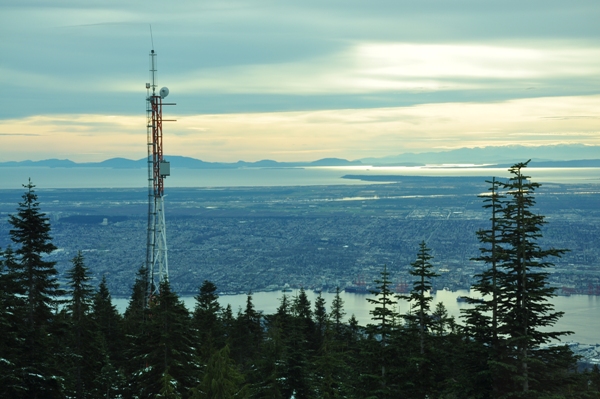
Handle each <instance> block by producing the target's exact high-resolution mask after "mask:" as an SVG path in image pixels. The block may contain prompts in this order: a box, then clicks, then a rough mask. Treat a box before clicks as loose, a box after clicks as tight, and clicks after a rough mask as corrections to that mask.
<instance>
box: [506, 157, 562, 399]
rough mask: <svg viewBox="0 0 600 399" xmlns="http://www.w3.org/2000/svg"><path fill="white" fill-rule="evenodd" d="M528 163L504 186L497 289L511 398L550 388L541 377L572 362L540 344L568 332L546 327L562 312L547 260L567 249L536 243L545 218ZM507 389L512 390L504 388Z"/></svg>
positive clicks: (512, 170) (514, 168) (517, 166)
mask: <svg viewBox="0 0 600 399" xmlns="http://www.w3.org/2000/svg"><path fill="white" fill-rule="evenodd" d="M528 163H529V161H527V162H524V163H517V164H515V165H513V166H512V167H511V168H510V169H509V172H510V173H511V175H512V176H511V178H510V179H509V181H508V182H507V183H505V184H503V189H504V190H505V192H506V196H507V200H506V201H505V203H504V204H503V205H504V206H503V208H502V224H501V246H502V251H503V256H502V258H501V267H502V268H503V270H504V273H502V275H501V276H499V282H498V284H499V290H498V294H497V295H498V336H499V337H500V339H502V340H503V345H502V346H503V350H504V353H503V355H502V359H499V360H500V362H501V363H502V364H504V365H505V366H503V368H504V369H505V370H508V371H509V373H508V374H509V377H510V381H502V388H499V390H501V391H504V394H506V395H508V396H518V395H528V394H529V391H532V392H534V391H537V392H543V391H545V390H546V387H544V385H543V384H541V382H542V381H545V380H547V375H548V373H549V372H550V371H551V370H552V369H555V367H562V366H564V364H565V362H566V363H569V362H570V360H569V359H568V358H567V359H565V358H564V357H562V356H563V355H565V354H566V353H567V352H565V351H559V352H557V353H560V358H559V356H551V353H553V352H555V351H553V350H552V349H543V348H541V345H544V344H547V343H549V342H551V341H552V340H555V339H559V338H560V337H562V336H564V335H566V334H569V332H565V331H548V327H552V326H553V325H554V324H555V323H556V321H557V320H558V319H559V318H560V317H561V316H562V315H563V312H557V311H555V310H554V306H553V305H552V303H550V299H551V298H552V297H553V296H554V295H555V294H554V288H553V287H550V285H549V284H548V272H547V270H548V268H550V267H552V266H553V264H552V263H551V262H550V261H549V258H553V257H559V256H561V254H563V253H564V252H565V250H564V249H556V248H550V249H544V248H542V247H541V246H540V244H539V243H538V240H539V239H540V238H541V237H542V231H541V227H542V226H543V225H544V224H545V223H546V221H545V220H544V216H542V215H540V214H537V213H535V212H534V210H533V207H534V205H535V197H534V191H535V190H536V189H537V188H538V187H540V184H539V183H535V182H531V181H530V180H529V178H530V177H529V176H526V175H525V174H523V169H524V168H526V167H527V164H528ZM506 389H508V390H509V391H508V392H506Z"/></svg>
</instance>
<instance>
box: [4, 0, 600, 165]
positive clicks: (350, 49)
mask: <svg viewBox="0 0 600 399" xmlns="http://www.w3.org/2000/svg"><path fill="white" fill-rule="evenodd" d="M0 10H1V12H0V21H1V22H2V23H1V24H0V32H1V35H2V37H3V39H4V40H1V41H0V51H1V52H2V54H3V55H4V58H3V63H2V66H1V67H0V69H1V71H2V73H1V74H0V80H2V83H3V89H4V93H5V99H6V101H5V102H4V103H3V106H2V107H1V108H0V144H1V145H2V149H3V151H2V152H1V153H0V162H5V161H18V160H23V159H34V160H39V159H49V158H58V159H65V158H67V159H71V160H73V161H76V162H96V161H101V160H105V159H110V158H115V157H123V158H128V159H141V158H143V157H145V156H146V151H147V143H146V113H145V107H146V104H145V98H146V94H147V93H146V90H145V84H146V83H147V82H149V57H148V54H149V52H150V49H151V48H154V50H155V51H156V54H158V56H157V61H158V75H157V79H158V81H157V84H158V87H159V88H160V87H162V86H167V87H169V89H170V95H169V97H168V98H167V100H166V101H167V102H173V103H177V105H176V106H172V107H165V110H164V118H165V119H175V120H177V121H176V122H172V123H171V122H168V123H165V126H164V152H165V153H166V154H179V155H182V156H188V157H193V158H196V159H203V160H208V161H211V162H236V161H238V160H245V161H248V162H254V161H259V160H262V159H275V160H286V161H290V162H295V161H306V160H310V159H321V158H343V159H348V160H355V159H362V158H370V157H384V156H389V155H397V154H402V153H414V152H426V151H442V150H451V149H456V148H464V147H476V146H498V145H507V144H519V145H525V146H537V145H553V144H587V145H600V116H599V115H598V109H600V64H599V63H598V62H597V60H598V59H600V30H598V29H597V15H598V13H599V11H600V4H599V3H597V2H590V1H587V0H574V1H572V2H569V3H565V2H560V1H556V0H551V1H541V0H534V1H531V2H527V4H523V3H522V2H514V1H513V2H511V1H509V2H502V3H485V2H480V1H476V0H466V1H463V2H460V3H450V2H446V1H442V0H431V1H428V2H425V3H415V2H409V1H387V0H386V1H381V2H378V3H377V4H375V5H374V4H366V3H364V2H361V1H357V0H349V1H344V2H335V1H334V2H327V3H323V2H316V1H305V2H302V3H285V2H283V3H282V2H274V1H272V0H249V1H246V2H243V3H235V2H234V3H230V2H228V3H223V2H216V1H206V2H201V3H189V2H188V3H181V4H168V5H166V4H164V3H162V2H158V1H157V0H149V1H144V2H142V1H139V0H134V1H130V2H126V3H104V2H102V3H94V2H92V3H81V2H77V1H74V0H61V1H60V2H58V3H55V4H54V3H53V4H52V5H50V4H49V3H47V2H44V1H41V0H33V1H29V2H26V3H23V2H16V1H12V0H9V1H8V2H4V3H3V4H2V5H0ZM150 25H151V26H152V37H151V34H150V33H151V32H150Z"/></svg>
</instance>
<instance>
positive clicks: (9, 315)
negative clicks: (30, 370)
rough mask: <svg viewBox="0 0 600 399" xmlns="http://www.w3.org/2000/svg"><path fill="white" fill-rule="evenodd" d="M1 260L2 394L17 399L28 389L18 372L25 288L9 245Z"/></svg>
mask: <svg viewBox="0 0 600 399" xmlns="http://www.w3.org/2000/svg"><path fill="white" fill-rule="evenodd" d="M2 257H3V259H2V260H1V261H0V336H1V337H2V339H1V340H0V397H5V398H16V397H19V396H20V395H21V393H22V392H23V391H25V390H26V387H25V385H24V381H23V375H21V374H20V373H19V372H18V368H17V367H18V366H17V365H18V364H19V356H20V348H21V346H22V345H21V342H22V339H21V337H20V335H19V326H20V325H21V323H22V321H23V320H22V318H21V315H22V314H23V313H24V311H23V310H24V301H23V298H22V293H23V289H22V287H21V286H20V285H19V284H17V279H16V275H15V273H16V270H17V264H16V260H15V255H14V252H13V251H12V248H11V247H8V248H7V249H6V250H5V251H4V253H2Z"/></svg>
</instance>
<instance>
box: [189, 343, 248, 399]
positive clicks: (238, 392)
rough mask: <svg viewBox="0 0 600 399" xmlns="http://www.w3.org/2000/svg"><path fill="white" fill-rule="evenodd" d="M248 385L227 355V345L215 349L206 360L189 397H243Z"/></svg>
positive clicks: (214, 398)
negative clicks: (199, 380)
mask: <svg viewBox="0 0 600 399" xmlns="http://www.w3.org/2000/svg"><path fill="white" fill-rule="evenodd" d="M246 397H248V387H247V385H245V384H244V376H243V375H242V374H241V373H240V372H239V371H238V369H237V367H236V366H235V363H234V362H233V360H232V359H231V358H230V357H229V346H225V347H224V348H223V349H221V350H219V351H216V352H215V353H214V354H213V355H212V356H211V358H210V360H209V361H208V364H207V366H206V371H205V372H204V375H203V377H202V380H201V382H200V384H199V385H198V386H197V387H196V388H194V389H193V390H192V396H191V399H205V398H206V399H231V398H239V399H244V398H246Z"/></svg>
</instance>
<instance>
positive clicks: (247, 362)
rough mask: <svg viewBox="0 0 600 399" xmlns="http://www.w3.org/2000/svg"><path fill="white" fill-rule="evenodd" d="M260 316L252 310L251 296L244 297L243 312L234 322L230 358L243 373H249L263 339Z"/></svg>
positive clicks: (249, 294)
mask: <svg viewBox="0 0 600 399" xmlns="http://www.w3.org/2000/svg"><path fill="white" fill-rule="evenodd" d="M261 320H262V316H261V314H260V313H259V312H257V311H256V309H255V308H254V303H253V302H252V294H251V293H248V295H247V297H246V307H245V309H244V311H243V312H242V311H241V310H240V312H239V313H238V315H237V318H236V320H235V322H234V335H233V337H232V338H233V340H232V341H233V344H234V345H233V348H234V349H235V351H232V358H233V359H234V360H235V361H236V363H237V364H239V365H240V366H241V367H242V371H243V372H247V371H249V369H250V368H251V367H252V364H253V362H254V360H255V359H256V358H257V355H258V350H259V348H260V344H261V342H262V338H263V330H262V326H261Z"/></svg>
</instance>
